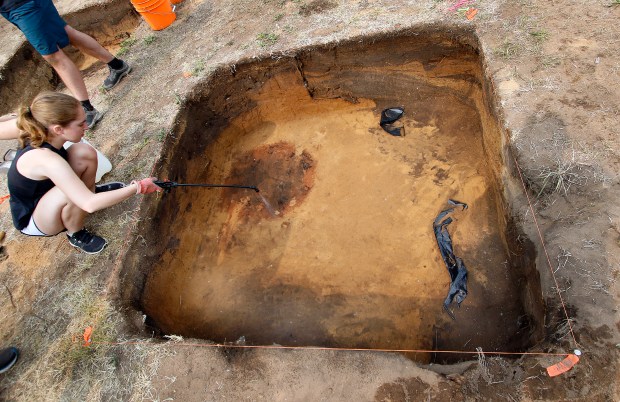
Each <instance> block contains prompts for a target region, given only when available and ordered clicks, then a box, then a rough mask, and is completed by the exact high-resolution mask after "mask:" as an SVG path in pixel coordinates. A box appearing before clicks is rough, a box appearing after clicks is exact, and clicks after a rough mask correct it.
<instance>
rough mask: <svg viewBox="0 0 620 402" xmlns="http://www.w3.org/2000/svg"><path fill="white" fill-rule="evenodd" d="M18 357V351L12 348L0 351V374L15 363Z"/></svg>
mask: <svg viewBox="0 0 620 402" xmlns="http://www.w3.org/2000/svg"><path fill="white" fill-rule="evenodd" d="M18 357H19V350H18V349H17V348H14V347H10V348H6V349H2V351H0V374H1V373H4V372H5V371H7V370H8V369H10V368H11V367H13V365H14V364H15V362H17V358H18Z"/></svg>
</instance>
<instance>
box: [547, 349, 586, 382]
mask: <svg viewBox="0 0 620 402" xmlns="http://www.w3.org/2000/svg"><path fill="white" fill-rule="evenodd" d="M578 361H579V357H577V355H572V354H571V355H568V356H566V358H565V359H564V360H562V361H561V362H559V363H557V364H554V365H553V366H549V367H547V373H548V374H549V377H555V376H556V375H560V374H562V373H566V372H567V371H568V370H570V369H572V368H573V366H575V364H577V362H578Z"/></svg>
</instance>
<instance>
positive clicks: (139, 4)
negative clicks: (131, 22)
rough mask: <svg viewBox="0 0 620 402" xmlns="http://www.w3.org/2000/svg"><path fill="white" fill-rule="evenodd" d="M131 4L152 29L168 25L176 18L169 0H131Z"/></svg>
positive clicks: (160, 28) (158, 29) (159, 28)
mask: <svg viewBox="0 0 620 402" xmlns="http://www.w3.org/2000/svg"><path fill="white" fill-rule="evenodd" d="M131 4H133V7H134V8H135V9H136V11H137V12H139V13H140V15H141V16H142V18H144V19H145V20H146V22H148V24H149V25H150V26H151V29H152V30H153V31H160V30H162V29H164V28H166V27H168V26H169V25H170V24H172V22H173V21H174V20H175V19H176V18H177V15H176V14H175V13H174V11H173V10H172V5H171V4H170V0H131Z"/></svg>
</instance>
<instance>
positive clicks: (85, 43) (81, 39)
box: [65, 25, 114, 63]
mask: <svg viewBox="0 0 620 402" xmlns="http://www.w3.org/2000/svg"><path fill="white" fill-rule="evenodd" d="M65 32H67V35H68V36H69V41H70V42H71V44H72V45H73V46H75V47H77V48H78V49H80V51H81V52H82V53H86V54H87V55H89V56H92V57H94V58H96V59H98V60H100V61H102V62H104V63H109V62H110V61H111V60H112V59H113V58H114V55H112V53H110V52H108V51H107V50H106V49H105V48H104V47H103V46H101V45H100V44H99V42H97V41H96V40H95V39H94V38H93V37H92V36H89V35H87V34H85V33H84V32H80V31H78V30H77V29H74V28H72V27H71V26H69V25H66V26H65Z"/></svg>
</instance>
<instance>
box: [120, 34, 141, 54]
mask: <svg viewBox="0 0 620 402" xmlns="http://www.w3.org/2000/svg"><path fill="white" fill-rule="evenodd" d="M137 41H138V40H137V39H135V38H127V39H125V40H123V41H122V42H121V48H120V50H119V51H118V53H116V56H123V55H125V54H127V52H129V49H131V47H132V46H133V45H135V44H136V42H137Z"/></svg>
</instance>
